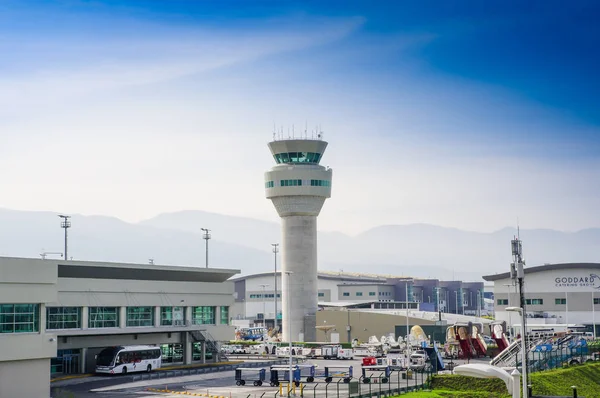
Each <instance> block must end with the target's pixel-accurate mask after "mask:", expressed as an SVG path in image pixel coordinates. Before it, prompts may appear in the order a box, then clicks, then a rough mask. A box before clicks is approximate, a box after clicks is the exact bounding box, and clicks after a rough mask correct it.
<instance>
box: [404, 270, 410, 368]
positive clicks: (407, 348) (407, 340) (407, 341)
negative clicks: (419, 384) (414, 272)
mask: <svg viewBox="0 0 600 398" xmlns="http://www.w3.org/2000/svg"><path fill="white" fill-rule="evenodd" d="M405 287H406V351H407V358H410V342H409V339H408V336H409V333H410V332H409V330H408V280H407V281H406V286H405Z"/></svg>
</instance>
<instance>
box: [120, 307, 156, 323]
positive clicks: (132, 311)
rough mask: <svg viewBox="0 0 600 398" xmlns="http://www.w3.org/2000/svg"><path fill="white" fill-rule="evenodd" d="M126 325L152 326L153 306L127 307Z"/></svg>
mask: <svg viewBox="0 0 600 398" xmlns="http://www.w3.org/2000/svg"><path fill="white" fill-rule="evenodd" d="M127 326H131V327H141V326H154V307H127Z"/></svg>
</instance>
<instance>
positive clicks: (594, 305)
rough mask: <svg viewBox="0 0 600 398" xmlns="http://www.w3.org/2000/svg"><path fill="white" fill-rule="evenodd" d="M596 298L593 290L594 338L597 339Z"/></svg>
mask: <svg viewBox="0 0 600 398" xmlns="http://www.w3.org/2000/svg"><path fill="white" fill-rule="evenodd" d="M595 300H596V299H595V298H594V291H593V290H592V325H593V328H594V340H596V301H595Z"/></svg>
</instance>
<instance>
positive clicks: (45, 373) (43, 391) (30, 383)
mask: <svg viewBox="0 0 600 398" xmlns="http://www.w3.org/2000/svg"><path fill="white" fill-rule="evenodd" d="M49 396H50V359H35V360H27V361H3V362H0V398H21V397H22V398H48V397H49Z"/></svg>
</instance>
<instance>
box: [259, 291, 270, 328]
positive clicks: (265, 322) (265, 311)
mask: <svg viewBox="0 0 600 398" xmlns="http://www.w3.org/2000/svg"><path fill="white" fill-rule="evenodd" d="M269 286H270V285H268V284H264V285H260V287H262V291H263V292H262V296H263V297H262V298H263V327H264V328H265V329H266V328H267V296H266V294H265V289H266V288H267V287H269Z"/></svg>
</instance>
